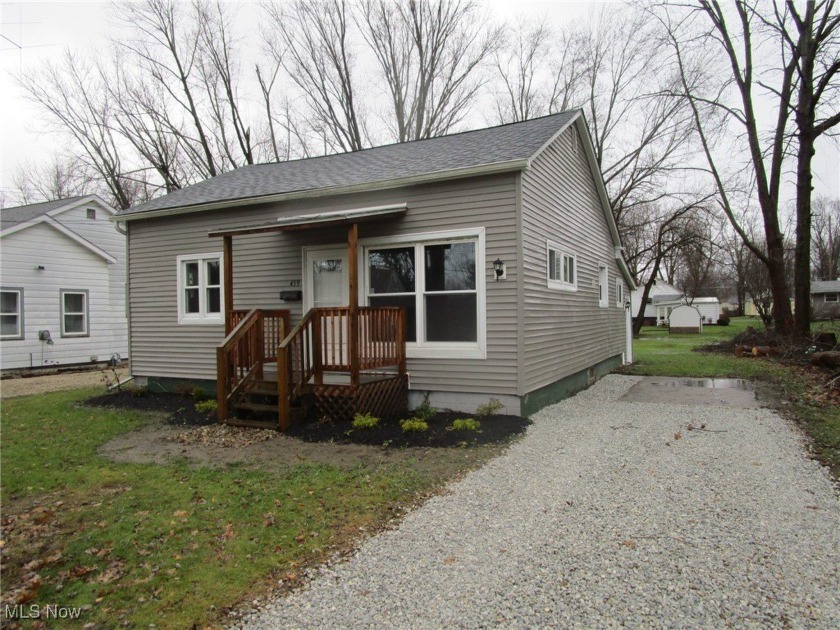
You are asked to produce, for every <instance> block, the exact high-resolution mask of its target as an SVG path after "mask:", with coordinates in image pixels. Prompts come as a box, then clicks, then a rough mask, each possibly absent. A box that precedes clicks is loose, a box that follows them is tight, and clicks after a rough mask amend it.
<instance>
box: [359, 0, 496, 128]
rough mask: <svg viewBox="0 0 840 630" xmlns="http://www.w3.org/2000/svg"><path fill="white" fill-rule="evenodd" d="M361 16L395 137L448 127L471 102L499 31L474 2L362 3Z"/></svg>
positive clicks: (383, 0)
mask: <svg viewBox="0 0 840 630" xmlns="http://www.w3.org/2000/svg"><path fill="white" fill-rule="evenodd" d="M360 13H361V16H360V19H359V20H358V22H359V24H360V26H361V32H362V35H363V36H364V38H365V40H366V42H367V44H368V46H369V47H370V49H371V50H372V51H373V53H374V55H375V57H376V60H377V61H378V63H379V67H380V70H381V72H382V75H383V77H384V79H385V84H386V86H387V91H388V94H389V96H390V100H391V110H392V114H393V118H392V119H387V120H386V125H387V126H388V127H389V128H390V129H391V131H392V134H393V137H394V139H395V140H397V141H398V142H406V141H409V140H419V139H422V138H431V137H434V136H439V135H443V134H445V133H447V132H449V131H450V130H451V129H452V128H453V127H454V126H455V125H457V124H458V123H459V122H461V121H462V120H463V119H464V117H465V116H466V115H467V114H468V113H469V112H470V109H471V108H472V106H473V105H474V104H475V101H476V98H477V96H478V93H479V89H480V87H481V86H482V84H483V76H482V75H481V70H482V67H483V66H484V64H485V63H486V62H487V61H488V60H489V58H490V57H491V55H492V54H493V52H494V50H495V49H496V47H497V42H498V41H499V38H500V34H501V31H500V30H499V29H494V28H490V27H488V20H487V19H486V17H485V16H482V15H481V14H480V11H479V7H478V5H477V4H476V3H474V2H473V1H472V0H412V1H408V0H400V1H398V2H392V1H390V0H366V1H365V2H363V3H362V4H361V10H360Z"/></svg>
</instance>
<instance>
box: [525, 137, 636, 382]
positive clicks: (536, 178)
mask: <svg viewBox="0 0 840 630" xmlns="http://www.w3.org/2000/svg"><path fill="white" fill-rule="evenodd" d="M521 186H522V260H523V270H522V271H523V280H524V282H523V287H522V293H523V294H522V299H521V302H522V306H521V308H522V333H521V337H522V339H521V343H522V356H521V359H520V365H521V369H520V379H521V382H520V394H521V395H524V394H526V393H528V392H531V391H534V390H535V389H539V388H540V387H543V386H545V385H549V384H551V383H553V382H555V381H557V380H559V379H562V378H564V377H566V376H569V375H571V374H574V373H576V372H579V371H581V370H585V369H587V368H589V367H590V366H592V365H595V364H597V363H598V362H600V361H603V360H605V359H609V358H610V357H614V356H616V355H620V354H621V353H622V352H624V349H625V345H624V344H625V319H624V309H623V308H621V307H619V306H617V304H616V300H615V295H614V292H615V281H616V278H621V272H620V270H619V268H618V265H617V263H616V260H615V245H614V243H613V241H612V237H611V235H610V231H609V228H608V224H607V221H606V217H605V216H604V212H603V210H602V206H601V202H600V200H599V197H598V194H597V192H596V188H595V181H594V179H593V176H592V172H591V170H590V168H589V164H588V161H587V159H586V154H585V151H584V147H583V142H582V140H581V138H580V136H579V135H578V130H577V128H576V127H575V126H574V125H573V126H572V127H570V128H569V129H567V130H566V131H564V132H563V133H562V134H561V135H560V136H558V137H557V138H556V139H555V140H554V142H553V143H552V144H551V145H549V146H548V147H547V148H546V149H545V151H543V152H542V153H541V154H540V155H539V156H538V157H537V158H536V159H535V160H534V161H533V163H532V165H531V168H530V169H529V170H527V171H526V172H524V173H523V174H522V183H521ZM547 240H549V241H552V242H554V243H556V244H557V245H559V246H560V247H561V248H562V249H564V250H567V251H568V252H569V253H572V254H575V255H576V256H577V280H578V282H577V291H564V290H560V289H550V288H548V286H547V280H546V278H547V275H546V274H547V264H548V263H547V255H546V241H547ZM599 265H606V267H607V287H608V290H609V292H610V299H609V300H608V306H606V307H600V306H599V305H598V267H599Z"/></svg>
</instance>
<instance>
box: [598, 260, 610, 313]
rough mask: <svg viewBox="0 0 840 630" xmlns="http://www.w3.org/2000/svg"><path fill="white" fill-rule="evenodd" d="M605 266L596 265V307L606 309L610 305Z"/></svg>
mask: <svg viewBox="0 0 840 630" xmlns="http://www.w3.org/2000/svg"><path fill="white" fill-rule="evenodd" d="M608 282H609V280H608V278H607V267H606V265H598V306H600V307H601V308H606V307H608V306H609V305H610V294H609V291H610V289H609V285H608Z"/></svg>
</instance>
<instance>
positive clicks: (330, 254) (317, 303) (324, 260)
mask: <svg viewBox="0 0 840 630" xmlns="http://www.w3.org/2000/svg"><path fill="white" fill-rule="evenodd" d="M303 264H304V282H305V286H304V296H303V300H304V301H303V307H304V308H303V310H304V313H306V312H307V311H309V309H310V308H313V307H326V306H347V305H348V304H349V303H350V289H349V287H348V283H349V282H348V281H349V278H348V275H347V274H348V270H347V247H341V248H338V247H331V248H323V249H307V250H306V251H305V252H304V256H303Z"/></svg>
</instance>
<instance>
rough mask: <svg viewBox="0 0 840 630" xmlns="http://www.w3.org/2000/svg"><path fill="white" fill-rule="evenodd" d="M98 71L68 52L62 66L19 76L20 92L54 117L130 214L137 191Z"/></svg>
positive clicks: (142, 183)
mask: <svg viewBox="0 0 840 630" xmlns="http://www.w3.org/2000/svg"><path fill="white" fill-rule="evenodd" d="M100 77H101V74H100V73H99V70H98V68H97V67H95V66H94V65H93V64H92V63H90V62H87V61H85V60H84V59H82V58H81V57H79V56H77V55H73V54H72V53H70V52H67V53H66V55H65V57H64V59H63V62H62V63H61V64H48V65H45V66H43V67H40V68H38V69H28V70H24V71H23V72H21V73H20V74H19V75H18V76H17V80H18V83H19V85H20V87H21V88H22V89H23V90H24V92H25V93H26V94H27V96H28V97H29V98H30V99H31V100H32V101H33V102H35V103H37V104H38V105H39V106H40V107H41V108H42V109H43V110H44V111H45V112H46V113H47V114H48V116H49V118H50V120H51V122H52V123H53V124H54V126H55V129H56V130H57V131H58V132H60V133H63V134H66V135H68V136H69V137H71V138H72V139H73V140H74V141H75V145H76V147H77V148H78V151H79V159H80V160H82V162H83V163H84V164H85V165H86V166H87V167H89V168H90V169H92V170H93V171H94V172H95V173H97V175H98V176H99V177H100V178H101V179H102V181H103V182H104V185H105V186H106V187H107V190H108V191H109V194H110V196H111V197H112V198H113V201H114V204H115V205H116V206H117V207H119V208H128V207H129V206H130V205H131V204H132V203H133V202H134V200H135V197H136V194H137V192H138V188H137V187H136V186H134V185H133V184H132V182H131V180H132V179H133V178H134V179H140V180H141V181H140V184H141V185H140V189H142V188H143V186H144V184H145V182H143V181H142V180H143V177H142V173H141V174H135V173H133V172H131V170H130V168H128V167H127V166H126V165H125V163H124V160H123V157H122V152H121V149H120V139H119V137H118V136H117V135H116V134H115V132H114V128H115V124H114V111H113V108H112V104H111V101H110V99H109V98H108V97H107V94H108V92H107V89H106V87H105V85H104V84H103V82H102V81H101V80H100Z"/></svg>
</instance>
